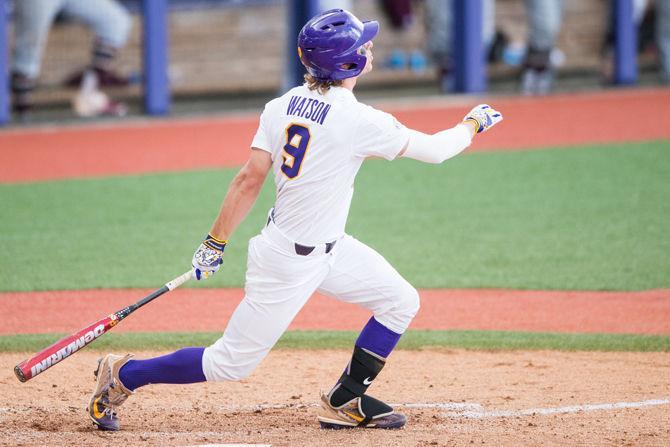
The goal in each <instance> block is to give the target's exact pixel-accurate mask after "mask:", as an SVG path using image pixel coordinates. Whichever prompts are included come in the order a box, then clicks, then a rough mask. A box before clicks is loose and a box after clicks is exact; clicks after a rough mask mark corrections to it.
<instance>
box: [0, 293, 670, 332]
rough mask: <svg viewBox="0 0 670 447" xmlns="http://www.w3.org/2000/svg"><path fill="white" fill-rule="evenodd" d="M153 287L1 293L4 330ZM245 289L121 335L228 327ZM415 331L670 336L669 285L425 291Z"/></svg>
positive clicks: (149, 313) (341, 313)
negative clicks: (619, 289) (626, 288)
mask: <svg viewBox="0 0 670 447" xmlns="http://www.w3.org/2000/svg"><path fill="white" fill-rule="evenodd" d="M148 293H150V290H140V289H135V290H127V289H126V290H80V291H57V292H33V293H2V294H0V314H1V315H3V316H4V317H3V324H2V326H0V334H17V333H46V332H71V331H72V330H74V329H76V328H79V327H82V326H83V325H84V324H86V323H89V322H93V321H95V320H97V319H99V318H101V317H102V316H104V315H105V314H108V313H111V312H114V311H116V310H118V309H121V308H123V307H125V306H126V305H128V304H130V303H132V302H135V301H137V300H138V299H139V298H141V297H142V296H145V295H147V294H148ZM243 295H244V292H243V291H242V290H241V289H178V290H176V291H174V292H171V293H170V294H168V295H166V296H164V297H161V298H159V299H158V300H157V301H156V302H154V303H151V304H149V305H147V306H146V307H145V308H143V309H142V310H140V311H138V312H136V313H135V314H133V315H132V316H130V317H129V318H128V319H127V320H125V321H124V322H123V323H122V324H120V325H119V326H118V328H115V331H119V332H154V331H157V332H160V331H170V332H191V331H194V332H203V331H204V332H206V331H223V329H224V328H225V326H226V323H227V321H228V318H229V317H230V315H231V314H232V312H233V310H234V309H235V306H236V305H237V303H238V302H239V301H240V300H241V299H242V297H243ZM421 300H422V308H421V310H420V311H419V314H418V315H417V317H416V318H415V320H414V321H413V322H412V326H411V328H412V329H480V330H509V331H512V330H514V331H534V332H590V333H596V332H603V333H636V334H670V289H660V290H649V291H644V292H563V291H520V290H496V289H475V290H423V291H421ZM369 316H370V314H369V312H368V311H366V310H365V309H363V308H361V307H358V306H354V305H350V304H344V303H340V302H338V301H337V300H335V299H333V298H327V297H324V296H320V295H315V296H314V297H312V299H311V300H310V301H309V302H308V303H307V305H306V306H305V308H304V309H303V310H302V311H301V312H300V314H298V317H297V318H296V319H295V321H294V322H293V324H292V325H291V329H305V330H306V329H314V330H317V329H320V330H360V328H361V327H363V325H364V324H365V322H366V321H367V319H368V318H369Z"/></svg>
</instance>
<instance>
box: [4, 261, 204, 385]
mask: <svg viewBox="0 0 670 447" xmlns="http://www.w3.org/2000/svg"><path fill="white" fill-rule="evenodd" d="M192 277H193V270H189V271H188V272H186V273H184V274H182V275H179V276H178V277H176V278H175V279H173V280H172V281H170V282H168V283H166V284H165V285H164V286H163V287H161V288H160V289H157V290H155V291H154V292H152V293H151V294H149V295H147V296H145V297H144V298H142V299H141V300H139V301H138V302H136V303H135V304H131V305H130V306H127V307H124V308H123V309H121V310H119V311H117V312H114V313H113V314H110V315H108V316H106V317H104V318H101V319H100V320H98V321H96V322H95V323H93V324H89V325H88V326H86V327H85V328H83V329H81V330H79V331H77V332H75V333H74V334H71V335H68V336H66V337H64V338H61V339H60V340H58V341H57V342H56V343H54V344H52V345H51V346H49V347H47V348H44V349H43V350H41V351H40V352H38V353H37V354H35V355H34V356H32V357H30V358H29V359H26V360H24V361H22V362H21V363H19V364H18V365H16V366H15V367H14V374H16V377H17V378H18V379H19V380H20V381H21V382H27V381H28V380H30V379H32V378H33V377H35V376H36V375H38V374H40V373H43V372H44V371H46V370H47V369H49V368H51V367H52V366H54V365H56V364H58V363H60V362H61V361H63V360H65V359H66V358H68V357H69V356H71V355H72V354H74V353H76V352H77V351H79V350H80V349H82V348H84V347H86V346H88V345H90V344H91V343H93V342H94V341H95V340H97V339H98V338H100V337H101V336H102V335H104V334H106V333H107V332H108V331H109V330H110V329H112V328H113V327H114V326H116V325H117V324H119V322H120V321H121V320H123V319H124V318H126V317H127V316H128V315H130V314H131V313H133V312H135V311H136V310H137V309H139V308H140V307H142V306H144V305H145V304H147V303H149V302H150V301H153V300H155V299H156V298H158V297H159V296H161V295H163V294H164V293H167V292H169V291H170V290H174V289H176V288H177V287H179V286H181V285H182V284H184V283H185V282H186V281H188V280H189V279H191V278H192Z"/></svg>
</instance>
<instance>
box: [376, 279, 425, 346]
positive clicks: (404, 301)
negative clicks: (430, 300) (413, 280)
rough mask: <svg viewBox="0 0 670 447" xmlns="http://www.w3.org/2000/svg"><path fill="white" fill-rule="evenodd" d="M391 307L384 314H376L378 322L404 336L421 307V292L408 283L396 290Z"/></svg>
mask: <svg viewBox="0 0 670 447" xmlns="http://www.w3.org/2000/svg"><path fill="white" fill-rule="evenodd" d="M395 292H396V293H395V295H394V297H393V298H392V303H391V305H390V306H389V307H388V308H387V309H385V310H384V311H382V312H379V313H375V318H376V319H377V321H379V322H380V323H382V324H383V325H384V326H386V327H387V328H389V329H391V330H392V331H394V332H396V333H398V334H402V333H404V332H405V330H406V329H407V327H409V324H410V323H411V322H412V319H413V318H414V316H415V315H416V314H417V312H418V311H419V308H420V307H421V303H420V298H419V292H418V291H417V290H416V289H415V288H414V287H412V285H411V284H409V283H408V282H404V283H402V284H400V285H398V286H397V287H396V288H395Z"/></svg>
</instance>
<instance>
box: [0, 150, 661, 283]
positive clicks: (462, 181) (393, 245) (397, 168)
mask: <svg viewBox="0 0 670 447" xmlns="http://www.w3.org/2000/svg"><path fill="white" fill-rule="evenodd" d="M234 173H235V170H220V171H200V172H189V173H179V174H159V175H147V176H133V177H122V178H108V179H94V180H69V181H58V182H44V183H37V184H21V185H0V202H1V203H2V204H3V205H4V206H3V213H2V218H0V235H1V236H0V253H2V255H1V256H0V290H2V291H12V290H25V291H28V290H53V289H82V288H100V287H114V288H120V287H148V288H156V287H158V286H159V285H160V284H162V283H163V282H165V281H167V280H169V279H171V278H172V277H173V276H176V275H177V274H179V273H181V272H182V271H184V270H186V269H187V268H188V267H189V265H190V259H191V256H192V254H193V250H194V249H195V248H196V246H197V244H198V242H199V240H200V239H201V238H202V236H203V235H204V234H205V233H206V232H207V231H208V229H209V227H210V225H211V223H212V221H213V219H214V218H215V216H216V214H217V213H218V209H219V206H220V202H221V199H222V197H223V195H224V193H225V189H226V187H227V185H228V183H229V181H230V180H231V179H232V177H233V175H234ZM273 195H274V191H273V183H272V182H271V181H268V183H267V184H266V187H265V188H264V190H263V193H262V196H261V198H260V199H259V201H258V203H257V205H256V207H255V209H254V210H253V212H252V213H251V215H250V216H249V217H248V218H247V220H246V221H245V222H244V223H243V224H242V226H241V228H240V229H239V230H238V232H237V233H236V234H235V235H234V237H233V241H232V243H231V244H230V246H229V248H228V249H227V250H226V258H225V260H226V265H225V266H224V269H223V273H219V274H217V275H216V276H215V277H214V278H213V279H212V280H209V281H207V282H205V283H204V286H206V287H236V286H241V285H242V284H243V280H244V269H245V267H246V262H245V257H246V242H247V240H248V239H249V238H250V237H251V236H252V235H253V234H255V233H257V232H258V231H259V230H260V228H261V227H262V225H263V223H264V221H265V214H266V211H267V209H268V208H269V206H271V204H272V202H273ZM668 222H670V142H668V141H657V142H650V143H636V144H626V145H609V146H591V147H582V148H573V149H568V150H563V149H556V150H537V151H523V152H499V153H495V152H490V153H471V154H467V153H466V154H465V155H463V156H459V157H457V158H455V159H453V160H450V161H448V162H446V163H445V164H443V165H439V166H435V165H426V164H422V163H419V162H415V161H412V160H401V161H396V162H392V163H388V162H382V161H374V162H368V163H366V164H365V165H364V167H363V169H362V171H361V173H360V175H359V176H358V178H357V181H356V193H355V194H354V201H353V204H352V210H351V214H350V220H349V224H348V227H347V230H348V232H349V233H351V234H353V235H355V236H356V237H357V238H359V239H360V240H362V241H364V242H366V243H368V244H369V245H371V246H372V247H374V248H376V249H377V250H378V251H380V252H381V253H382V254H383V255H384V256H385V257H386V258H387V259H388V260H389V261H390V262H391V263H392V264H393V265H394V266H395V267H396V268H397V269H398V270H399V271H400V272H401V273H402V274H403V275H404V276H405V277H406V278H407V279H408V280H409V281H410V282H411V283H412V284H414V285H415V286H417V287H450V288H455V287H467V288H471V287H502V288H521V289H563V290H575V289H577V290H578V289H583V290H640V289H650V288H667V287H670V256H668V253H670V231H669V229H670V228H669V226H668ZM199 286H203V285H199Z"/></svg>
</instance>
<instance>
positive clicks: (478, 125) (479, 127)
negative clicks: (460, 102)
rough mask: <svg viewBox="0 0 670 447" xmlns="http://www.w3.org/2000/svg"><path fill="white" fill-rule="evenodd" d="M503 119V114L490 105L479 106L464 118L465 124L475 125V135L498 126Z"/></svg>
mask: <svg viewBox="0 0 670 447" xmlns="http://www.w3.org/2000/svg"><path fill="white" fill-rule="evenodd" d="M502 119H503V116H502V113H500V112H498V111H497V110H495V109H494V108H492V107H491V106H490V105H488V104H479V105H478V106H476V107H475V108H473V109H472V110H470V112H469V113H468V114H467V115H465V117H463V122H472V123H473V124H474V125H475V133H482V132H486V131H487V130H489V129H490V128H491V127H493V126H495V125H496V124H498V123H499V122H500V121H502Z"/></svg>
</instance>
